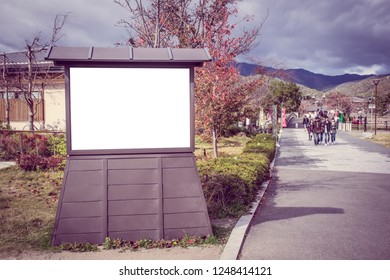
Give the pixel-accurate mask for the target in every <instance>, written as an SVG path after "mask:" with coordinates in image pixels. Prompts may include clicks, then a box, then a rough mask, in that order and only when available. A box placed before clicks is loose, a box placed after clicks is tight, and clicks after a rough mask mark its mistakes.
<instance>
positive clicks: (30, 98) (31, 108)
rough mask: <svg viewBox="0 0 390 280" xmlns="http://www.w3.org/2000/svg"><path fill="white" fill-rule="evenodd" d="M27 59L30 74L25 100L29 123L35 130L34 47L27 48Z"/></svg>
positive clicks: (31, 128)
mask: <svg viewBox="0 0 390 280" xmlns="http://www.w3.org/2000/svg"><path fill="white" fill-rule="evenodd" d="M27 59H28V73H27V75H28V76H27V79H28V88H27V92H26V93H25V99H26V102H27V106H28V123H29V126H30V130H34V115H35V114H34V99H33V96H32V92H33V82H34V79H33V69H32V63H33V51H32V47H31V46H28V47H27Z"/></svg>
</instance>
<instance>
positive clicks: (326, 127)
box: [324, 118, 332, 146]
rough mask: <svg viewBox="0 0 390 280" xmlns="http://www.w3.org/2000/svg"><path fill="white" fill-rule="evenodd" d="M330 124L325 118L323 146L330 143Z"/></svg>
mask: <svg viewBox="0 0 390 280" xmlns="http://www.w3.org/2000/svg"><path fill="white" fill-rule="evenodd" d="M331 126H332V124H331V123H330V121H329V119H328V118H326V119H325V122H324V138H325V146H328V145H329V141H330V129H331Z"/></svg>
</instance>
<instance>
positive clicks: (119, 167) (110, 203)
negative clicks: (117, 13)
mask: <svg viewBox="0 0 390 280" xmlns="http://www.w3.org/2000/svg"><path fill="white" fill-rule="evenodd" d="M47 59H48V60H53V61H54V63H55V65H60V66H64V67H65V91H66V94H65V95H66V121H67V128H66V136H67V152H68V157H67V164H66V168H65V173H64V179H63V187H62V190H61V195H60V199H59V204H58V208H57V214H56V220H55V225H54V231H53V237H52V243H53V244H54V245H58V244H61V243H63V242H80V243H84V242H89V243H98V244H99V243H103V242H104V239H105V238H106V237H110V238H112V239H113V238H121V239H124V240H128V241H136V240H139V239H146V238H148V239H153V240H161V239H173V238H181V237H183V236H185V235H197V236H203V235H209V234H212V231H211V225H210V220H209V217H208V213H207V208H206V203H205V200H204V196H203V191H202V188H201V184H200V180H199V175H198V170H197V167H196V162H195V157H194V154H193V152H194V149H195V137H194V131H195V129H194V68H195V67H200V66H202V65H203V63H204V62H205V61H209V60H210V56H209V54H208V52H207V51H206V50H204V49H170V48H165V49H135V48H134V49H133V48H131V47H130V48H72V47H53V48H52V49H51V50H50V52H49V55H48V57H47Z"/></svg>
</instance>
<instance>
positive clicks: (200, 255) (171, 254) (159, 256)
mask: <svg viewBox="0 0 390 280" xmlns="http://www.w3.org/2000/svg"><path fill="white" fill-rule="evenodd" d="M222 251H223V246H222V245H208V246H202V247H187V248H183V247H175V248H170V249H140V250H137V251H130V250H126V251H124V252H122V251H121V250H103V249H102V248H99V251H97V252H85V253H80V252H69V251H62V252H59V253H55V252H50V251H24V252H16V251H14V252H2V253H0V259H1V260H218V259H219V258H220V255H221V254H222Z"/></svg>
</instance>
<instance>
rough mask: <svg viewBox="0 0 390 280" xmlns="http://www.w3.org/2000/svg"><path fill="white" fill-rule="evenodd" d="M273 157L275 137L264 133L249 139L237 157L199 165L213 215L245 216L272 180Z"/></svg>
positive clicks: (210, 212) (219, 216)
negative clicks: (269, 179)
mask: <svg viewBox="0 0 390 280" xmlns="http://www.w3.org/2000/svg"><path fill="white" fill-rule="evenodd" d="M274 154H275V140H274V138H272V136H270V135H265V134H262V135H258V136H256V137H254V138H253V139H252V140H250V141H249V142H248V143H247V145H246V146H245V148H244V152H243V153H242V154H240V155H238V156H235V157H223V158H217V159H213V160H209V161H202V162H198V163H197V164H198V169H199V174H200V179H201V182H202V187H203V192H204V195H205V199H206V204H207V207H208V210H209V214H210V216H211V217H213V218H221V217H228V216H233V217H237V216H240V215H242V214H243V213H245V212H246V211H247V210H248V207H249V205H250V204H251V202H253V201H254V199H255V197H256V194H257V191H258V189H259V187H260V185H261V184H262V182H263V181H265V180H266V179H267V178H268V177H269V163H270V161H271V160H272V159H273V157H274Z"/></svg>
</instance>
